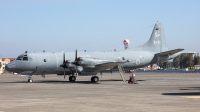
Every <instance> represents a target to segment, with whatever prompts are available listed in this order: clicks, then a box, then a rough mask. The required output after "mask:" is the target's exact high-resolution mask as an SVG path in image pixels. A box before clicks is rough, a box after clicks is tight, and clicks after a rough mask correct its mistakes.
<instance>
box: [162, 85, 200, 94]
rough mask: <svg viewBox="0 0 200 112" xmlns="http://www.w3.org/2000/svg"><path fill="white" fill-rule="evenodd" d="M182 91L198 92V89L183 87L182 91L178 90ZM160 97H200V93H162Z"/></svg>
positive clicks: (199, 88)
mask: <svg viewBox="0 0 200 112" xmlns="http://www.w3.org/2000/svg"><path fill="white" fill-rule="evenodd" d="M179 90H183V91H192V90H198V91H200V87H185V88H184V89H179ZM162 95H172V96H173V95H174V96H196V95H199V96H200V92H179V93H162Z"/></svg>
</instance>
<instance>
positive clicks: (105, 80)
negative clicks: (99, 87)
mask: <svg viewBox="0 0 200 112" xmlns="http://www.w3.org/2000/svg"><path fill="white" fill-rule="evenodd" d="M107 81H123V80H122V79H120V80H118V79H117V80H116V79H109V80H100V81H99V82H107ZM126 81H128V80H126ZM137 81H146V80H137Z"/></svg>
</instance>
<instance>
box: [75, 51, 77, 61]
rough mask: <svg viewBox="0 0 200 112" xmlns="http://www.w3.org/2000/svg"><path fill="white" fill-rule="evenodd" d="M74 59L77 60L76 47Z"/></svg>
mask: <svg viewBox="0 0 200 112" xmlns="http://www.w3.org/2000/svg"><path fill="white" fill-rule="evenodd" d="M75 61H77V49H76V53H75Z"/></svg>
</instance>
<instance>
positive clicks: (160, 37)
mask: <svg viewBox="0 0 200 112" xmlns="http://www.w3.org/2000/svg"><path fill="white" fill-rule="evenodd" d="M134 50H142V51H151V52H163V51H167V50H168V48H167V44H166V40H165V34H164V29H163V26H162V24H161V23H159V22H157V23H156V24H155V26H154V29H153V31H152V34H151V37H150V39H149V40H148V41H147V42H146V43H145V44H144V45H142V46H139V47H136V48H134Z"/></svg>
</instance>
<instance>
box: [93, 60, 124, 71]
mask: <svg viewBox="0 0 200 112" xmlns="http://www.w3.org/2000/svg"><path fill="white" fill-rule="evenodd" d="M126 62H127V61H125V62H107V63H103V64H97V65H96V66H95V68H93V69H92V70H93V71H103V70H106V69H109V68H112V67H114V66H118V65H119V64H123V63H126Z"/></svg>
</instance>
